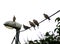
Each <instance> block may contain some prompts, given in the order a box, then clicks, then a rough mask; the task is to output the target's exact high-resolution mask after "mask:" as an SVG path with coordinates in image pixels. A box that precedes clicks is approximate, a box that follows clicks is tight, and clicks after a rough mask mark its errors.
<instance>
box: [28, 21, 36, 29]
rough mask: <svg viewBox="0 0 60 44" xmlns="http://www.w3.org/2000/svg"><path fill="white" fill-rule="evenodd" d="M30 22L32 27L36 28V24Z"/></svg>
mask: <svg viewBox="0 0 60 44" xmlns="http://www.w3.org/2000/svg"><path fill="white" fill-rule="evenodd" d="M29 24H30V26H31V27H34V29H35V24H34V23H33V22H31V21H29Z"/></svg>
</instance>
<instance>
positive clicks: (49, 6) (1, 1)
mask: <svg viewBox="0 0 60 44" xmlns="http://www.w3.org/2000/svg"><path fill="white" fill-rule="evenodd" d="M58 10H60V0H0V43H1V44H11V42H12V39H13V37H14V35H15V29H8V28H6V27H5V26H4V25H3V24H4V23H5V22H6V21H12V18H13V16H14V15H15V16H16V22H18V23H20V24H22V25H23V24H25V25H28V26H30V25H29V21H32V20H33V19H36V20H38V22H40V21H42V20H43V19H45V18H44V16H43V13H46V14H48V15H49V16H50V15H52V14H53V13H55V12H56V11H58ZM59 16H60V13H58V14H56V15H54V16H53V17H51V20H50V21H48V20H46V21H44V22H42V23H41V24H40V26H39V29H37V27H36V30H34V29H33V28H31V31H30V30H27V31H24V32H21V33H20V41H21V42H23V41H24V40H26V39H27V37H28V39H29V40H35V39H39V38H38V36H37V35H39V34H44V33H45V32H47V31H53V30H54V29H55V27H56V26H55V25H56V24H57V23H55V21H54V20H55V18H57V17H59ZM21 29H23V27H22V28H21ZM39 36H40V35H39Z"/></svg>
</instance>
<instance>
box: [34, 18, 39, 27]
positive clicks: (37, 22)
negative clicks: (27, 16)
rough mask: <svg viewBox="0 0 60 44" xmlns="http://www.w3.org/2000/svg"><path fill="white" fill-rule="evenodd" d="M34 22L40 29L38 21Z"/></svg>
mask: <svg viewBox="0 0 60 44" xmlns="http://www.w3.org/2000/svg"><path fill="white" fill-rule="evenodd" d="M33 22H34V24H35V25H37V27H39V23H38V21H37V20H35V19H33Z"/></svg>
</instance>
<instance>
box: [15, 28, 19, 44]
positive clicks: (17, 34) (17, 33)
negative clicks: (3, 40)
mask: <svg viewBox="0 0 60 44" xmlns="http://www.w3.org/2000/svg"><path fill="white" fill-rule="evenodd" d="M18 42H19V30H17V29H16V38H15V44H18Z"/></svg>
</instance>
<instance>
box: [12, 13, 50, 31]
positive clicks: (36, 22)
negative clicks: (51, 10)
mask: <svg viewBox="0 0 60 44" xmlns="http://www.w3.org/2000/svg"><path fill="white" fill-rule="evenodd" d="M43 15H44V17H45V18H46V19H48V20H50V17H49V16H48V15H47V14H45V13H44V14H43ZM15 20H16V17H15V16H14V17H13V22H15ZM29 24H30V26H31V27H34V29H35V25H36V26H37V27H39V22H38V21H37V20H35V19H33V22H31V21H29ZM23 28H24V29H25V30H27V29H30V27H29V26H26V25H24V24H23Z"/></svg>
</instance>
